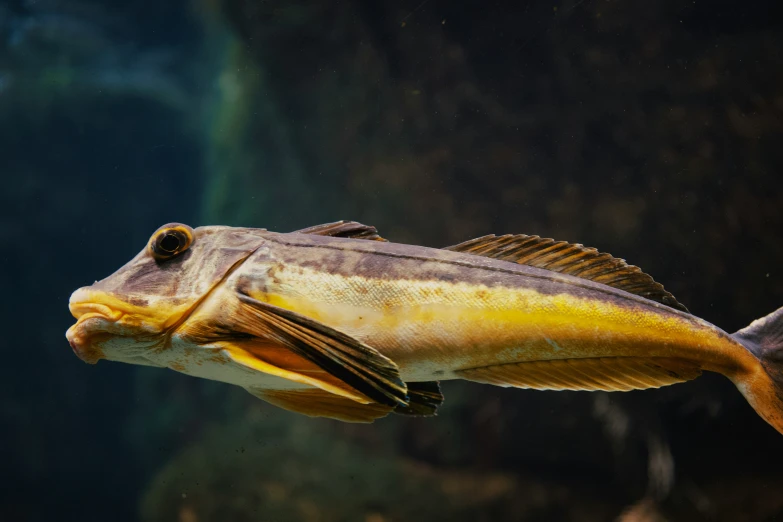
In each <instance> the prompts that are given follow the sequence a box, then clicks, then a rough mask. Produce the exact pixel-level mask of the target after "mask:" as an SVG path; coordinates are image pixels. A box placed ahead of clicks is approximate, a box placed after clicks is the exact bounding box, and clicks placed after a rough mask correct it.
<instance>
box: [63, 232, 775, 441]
mask: <svg viewBox="0 0 783 522" xmlns="http://www.w3.org/2000/svg"><path fill="white" fill-rule="evenodd" d="M69 308H70V312H71V313H72V314H73V316H74V318H75V319H76V323H75V324H74V325H73V326H71V327H70V328H69V329H68V331H67V333H66V338H67V339H68V342H69V343H70V346H71V348H72V349H73V351H74V352H75V354H76V355H77V356H78V357H79V358H81V359H82V360H83V361H85V362H87V363H93V364H94V363H96V362H97V361H99V360H102V359H105V360H109V361H119V362H124V363H129V364H137V365H145V366H153V367H160V368H168V369H171V370H174V371H176V372H180V373H184V374H187V375H190V376H194V377H199V378H204V379H211V380H215V381H221V382H224V383H228V384H233V385H236V386H240V387H242V388H244V389H245V390H247V391H248V392H249V393H251V394H252V395H254V396H256V397H258V398H260V399H262V400H264V401H267V402H268V403H271V404H273V405H275V406H278V407H281V408H283V409H286V410H290V411H294V412H297V413H301V414H304V415H308V416H311V417H326V418H332V419H337V420H342V421H346V422H365V423H366V422H373V421H374V420H376V419H379V418H382V417H385V416H387V415H389V414H391V413H396V414H400V415H409V416H424V417H427V416H434V415H436V414H437V410H438V408H439V407H440V405H441V404H442V403H443V401H444V397H443V394H442V392H441V389H440V382H441V381H446V380H454V379H463V380H467V381H472V382H478V383H485V384H491V385H496V386H502V387H515V388H529V389H536V390H584V391H598V390H601V391H629V390H637V389H648V388H658V387H661V386H667V385H672V384H676V383H680V382H685V381H689V380H692V379H695V378H696V377H698V376H699V375H701V374H702V372H704V371H709V372H717V373H720V374H722V375H724V376H726V377H728V378H729V379H730V380H731V381H732V382H733V383H734V384H735V385H736V387H737V388H738V390H739V391H740V392H741V393H742V394H743V395H744V397H745V398H746V399H747V401H748V402H749V403H750V405H751V406H752V407H753V408H754V409H755V411H756V412H757V413H758V414H759V415H760V416H761V417H762V418H763V419H764V420H765V421H767V422H768V423H769V424H770V425H771V426H772V427H774V428H775V429H776V430H778V432H781V433H783V308H780V309H778V310H777V311H775V312H772V313H771V314H769V315H767V316H766V317H763V318H761V319H758V320H756V321H754V322H752V323H751V324H750V325H749V326H747V327H746V328H743V329H742V330H739V331H738V332H735V333H733V334H729V333H727V332H724V331H723V330H721V329H720V328H718V327H716V326H714V325H712V324H710V323H709V322H707V321H705V320H703V319H700V318H698V317H696V316H695V315H693V314H691V313H690V312H689V311H688V309H687V308H686V307H685V306H683V305H682V304H681V303H680V302H679V301H677V299H675V297H674V296H673V295H672V294H671V293H670V292H668V291H667V290H665V289H664V287H663V286H662V285H661V284H660V283H658V282H656V281H655V280H654V279H653V278H652V277H651V276H649V275H648V274H646V273H644V272H643V271H642V270H641V269H639V268H638V267H636V266H634V265H630V264H628V263H626V262H625V261H624V260H623V259H619V258H615V257H613V256H611V255H610V254H607V253H602V252H599V251H598V250H596V249H595V248H589V247H585V246H583V245H581V244H578V243H568V242H565V241H555V240H553V239H549V238H542V237H539V236H536V235H525V234H506V235H500V236H496V235H488V236H483V237H479V238H476V239H472V240H469V241H466V242H463V243H460V244H457V245H453V246H449V247H446V248H441V249H438V248H428V247H423V246H416V245H406V244H400V243H394V242H390V241H388V240H386V239H385V238H383V237H381V236H380V235H379V233H378V230H377V229H376V228H375V227H372V226H368V225H363V224H361V223H358V222H355V221H337V222H334V223H326V224H323V225H316V226H313V227H309V228H306V229H301V230H297V231H294V232H287V233H283V232H273V231H269V230H267V229H261V228H240V227H227V226H202V227H198V228H195V229H194V228H191V227H189V226H187V225H184V224H181V223H169V224H166V225H164V226H162V227H160V228H159V229H158V230H156V231H155V232H154V233H153V234H152V236H151V237H150V240H149V241H148V243H147V244H146V245H145V246H144V248H143V249H142V250H141V252H139V253H138V254H137V255H136V256H135V257H134V258H133V259H131V260H130V261H129V262H128V263H127V264H125V265H124V266H123V267H121V268H120V269H119V270H117V271H116V272H115V273H113V274H112V275H110V276H108V277H107V278H105V279H103V280H100V281H97V282H96V283H95V284H93V285H91V286H86V287H83V288H79V289H78V290H76V291H75V292H73V294H72V295H71V297H70V301H69Z"/></svg>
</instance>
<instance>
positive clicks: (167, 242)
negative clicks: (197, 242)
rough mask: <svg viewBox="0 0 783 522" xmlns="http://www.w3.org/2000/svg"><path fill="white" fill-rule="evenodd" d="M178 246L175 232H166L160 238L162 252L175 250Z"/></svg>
mask: <svg viewBox="0 0 783 522" xmlns="http://www.w3.org/2000/svg"><path fill="white" fill-rule="evenodd" d="M179 247H180V239H179V238H178V237H177V236H176V235H175V234H166V235H164V236H163V237H162V238H161V239H160V248H161V250H163V251H164V252H176V251H177V249H178V248H179Z"/></svg>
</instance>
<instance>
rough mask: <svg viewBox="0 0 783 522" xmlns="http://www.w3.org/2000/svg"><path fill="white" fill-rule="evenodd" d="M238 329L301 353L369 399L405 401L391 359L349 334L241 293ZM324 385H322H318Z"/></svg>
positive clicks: (404, 390)
mask: <svg viewBox="0 0 783 522" xmlns="http://www.w3.org/2000/svg"><path fill="white" fill-rule="evenodd" d="M239 298H240V303H241V304H240V307H239V309H238V313H237V316H236V317H234V319H235V320H236V323H237V328H238V329H239V330H240V331H243V332H244V333H246V334H249V335H252V336H254V337H256V338H260V339H265V340H268V341H269V342H272V343H275V344H279V345H281V346H283V347H285V348H287V349H288V350H290V351H291V352H293V353H294V354H296V355H298V356H301V357H303V358H304V359H306V360H308V361H309V362H311V363H313V364H314V365H315V366H316V367H318V368H320V369H321V370H323V371H324V372H326V373H327V374H329V375H330V376H331V377H333V378H335V379H337V380H338V381H340V382H341V383H342V384H343V385H344V386H345V387H347V388H349V389H351V390H355V391H356V392H358V393H359V394H361V395H362V396H365V397H367V399H368V400H367V401H362V402H375V403H379V404H385V405H388V406H397V405H407V404H408V400H407V387H406V386H405V383H404V382H403V381H402V379H401V378H400V373H399V369H398V368H397V365H396V364H394V362H393V361H391V360H390V359H388V358H387V357H384V356H383V355H381V354H380V353H379V352H378V351H377V350H375V349H374V348H372V347H371V346H368V345H366V344H364V343H362V342H361V341H359V340H357V339H354V338H353V337H351V336H349V335H346V334H344V333H342V332H339V331H337V330H335V329H333V328H331V327H329V326H326V325H324V324H322V323H319V322H318V321H314V320H312V319H310V318H308V317H305V316H303V315H301V314H298V313H296V312H292V311H290V310H286V309H284V308H280V307H277V306H274V305H271V304H269V303H264V302H261V301H258V300H256V299H253V298H252V297H250V296H247V295H244V294H240V295H239ZM319 387H320V388H324V386H319Z"/></svg>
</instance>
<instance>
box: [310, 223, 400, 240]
mask: <svg viewBox="0 0 783 522" xmlns="http://www.w3.org/2000/svg"><path fill="white" fill-rule="evenodd" d="M295 233H297V234H314V235H317V236H331V237H346V238H352V239H369V240H370V241H386V240H385V239H383V238H382V237H381V236H379V235H378V229H376V228H375V227H373V226H370V225H362V224H361V223H357V222H356V221H335V222H334V223H324V224H323V225H315V226H312V227H307V228H303V229H302V230H297V231H295Z"/></svg>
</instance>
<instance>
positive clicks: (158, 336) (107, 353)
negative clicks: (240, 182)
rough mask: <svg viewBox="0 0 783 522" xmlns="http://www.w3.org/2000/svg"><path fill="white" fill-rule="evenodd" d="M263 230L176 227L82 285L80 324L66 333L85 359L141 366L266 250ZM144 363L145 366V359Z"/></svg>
mask: <svg viewBox="0 0 783 522" xmlns="http://www.w3.org/2000/svg"><path fill="white" fill-rule="evenodd" d="M260 232H263V231H262V230H260V229H248V228H233V227H217V226H214V227H199V228H196V229H192V228H190V227H189V226H187V225H183V224H180V223H169V224H167V225H164V226H162V227H160V228H159V229H158V230H156V231H155V233H154V234H152V236H151V237H150V240H149V241H148V242H147V245H146V246H145V247H144V249H143V250H142V251H141V252H139V253H138V255H136V257H134V258H133V259H132V260H131V261H129V262H128V263H127V264H125V266H123V267H122V268H120V269H119V270H117V271H116V272H115V273H113V274H112V275H110V276H109V277H107V278H106V279H103V280H101V281H97V282H95V284H93V285H91V286H86V287H83V288H79V289H78V290H76V291H75V292H73V294H72V295H71V298H70V303H69V308H70V311H71V314H73V316H74V317H75V318H76V324H74V325H73V326H71V328H69V329H68V332H67V333H66V338H67V339H68V342H69V343H70V345H71V348H73V351H74V353H76V355H77V356H78V357H79V358H80V359H82V360H83V361H85V362H88V363H91V364H94V363H96V362H97V361H98V360H100V359H108V360H116V361H122V362H139V361H143V360H144V359H145V356H146V355H149V354H150V352H151V351H153V350H160V349H163V348H165V346H166V343H167V340H168V338H169V336H170V332H172V331H173V330H174V329H176V328H177V326H178V325H180V324H181V323H182V322H184V321H185V320H186V319H187V317H188V316H189V315H190V314H191V313H192V312H193V311H194V310H195V309H196V308H197V307H198V305H199V304H200V303H201V302H202V301H203V300H204V299H205V298H206V296H208V295H209V294H210V292H211V291H212V290H213V289H215V288H216V287H217V286H219V285H220V283H221V281H223V280H224V279H225V278H226V277H227V276H228V274H230V273H231V272H232V271H233V270H234V269H235V268H236V267H237V266H239V265H240V264H241V263H242V262H243V261H244V260H245V259H247V258H248V257H249V256H250V255H251V254H252V253H253V252H255V251H256V250H257V249H258V248H260V247H261V245H263V243H264V239H263V237H262V235H261V234H260ZM140 364H144V362H140Z"/></svg>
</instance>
